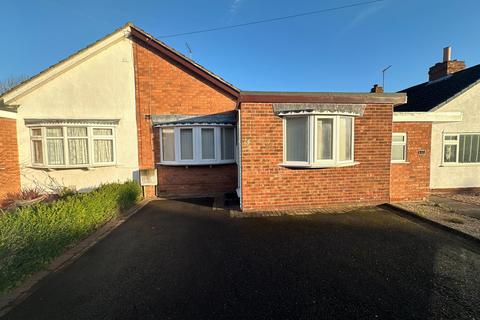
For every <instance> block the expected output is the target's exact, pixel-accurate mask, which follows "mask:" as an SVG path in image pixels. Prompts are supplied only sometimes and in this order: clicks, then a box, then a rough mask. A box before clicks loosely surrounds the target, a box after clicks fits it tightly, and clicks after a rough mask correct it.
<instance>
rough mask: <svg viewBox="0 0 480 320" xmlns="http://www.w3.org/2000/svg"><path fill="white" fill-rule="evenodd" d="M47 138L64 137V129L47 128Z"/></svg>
mask: <svg viewBox="0 0 480 320" xmlns="http://www.w3.org/2000/svg"><path fill="white" fill-rule="evenodd" d="M46 131H47V137H63V128H58V127H51V128H47V130H46Z"/></svg>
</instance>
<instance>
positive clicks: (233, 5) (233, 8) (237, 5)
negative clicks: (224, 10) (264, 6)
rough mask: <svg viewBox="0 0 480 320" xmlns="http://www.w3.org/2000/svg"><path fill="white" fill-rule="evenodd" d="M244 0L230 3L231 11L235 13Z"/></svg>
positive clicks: (235, 0)
mask: <svg viewBox="0 0 480 320" xmlns="http://www.w3.org/2000/svg"><path fill="white" fill-rule="evenodd" d="M243 1H244V0H233V1H232V3H231V4H230V13H232V14H235V13H236V12H237V10H238V8H240V5H241V4H242V2H243Z"/></svg>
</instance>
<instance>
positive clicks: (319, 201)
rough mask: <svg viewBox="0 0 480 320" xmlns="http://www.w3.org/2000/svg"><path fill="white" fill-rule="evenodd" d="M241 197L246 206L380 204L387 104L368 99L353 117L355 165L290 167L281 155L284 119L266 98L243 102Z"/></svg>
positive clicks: (386, 175)
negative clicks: (362, 110)
mask: <svg viewBox="0 0 480 320" xmlns="http://www.w3.org/2000/svg"><path fill="white" fill-rule="evenodd" d="M241 127H242V128H241V130H242V132H241V134H242V197H243V198H242V202H243V209H244V210H245V211H254V210H275V209H288V208H309V207H310V208H312V207H328V206H337V205H343V204H379V203H385V202H388V201H389V198H390V197H389V194H390V152H391V149H390V145H391V132H392V131H391V129H392V106H391V105H368V106H367V108H366V110H365V114H364V116H363V117H357V118H356V119H355V156H354V159H355V161H357V162H359V164H358V165H355V166H350V167H337V168H324V169H292V168H285V167H282V166H279V164H280V163H281V162H282V161H283V137H282V135H283V129H282V127H283V125H282V119H281V118H280V117H276V116H274V114H273V111H272V105H271V104H260V103H242V105H241Z"/></svg>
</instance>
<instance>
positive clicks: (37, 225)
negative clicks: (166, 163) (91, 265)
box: [0, 181, 141, 294]
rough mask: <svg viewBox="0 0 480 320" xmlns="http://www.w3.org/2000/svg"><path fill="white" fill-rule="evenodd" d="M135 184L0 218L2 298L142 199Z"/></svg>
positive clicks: (113, 186)
mask: <svg viewBox="0 0 480 320" xmlns="http://www.w3.org/2000/svg"><path fill="white" fill-rule="evenodd" d="M140 193H141V190H140V187H139V185H138V184H137V183H136V182H133V181H130V182H126V183H112V184H106V185H103V186H101V187H99V188H98V189H96V190H94V191H91V192H89V193H78V194H75V195H70V196H68V197H65V198H63V199H59V200H57V201H55V202H52V203H48V204H45V203H40V204H36V205H33V206H30V207H24V208H20V209H17V210H15V211H13V212H8V213H7V212H3V214H1V215H0V294H2V293H5V292H7V291H8V290H9V289H11V288H13V287H15V286H16V285H18V284H19V283H21V282H22V281H23V280H24V279H25V278H26V277H27V276H28V275H30V274H32V273H34V272H36V271H39V270H41V269H42V268H44V267H45V266H46V265H47V264H48V263H49V262H50V261H52V259H54V258H55V257H57V256H58V255H60V254H61V253H62V252H64V251H65V249H66V248H67V247H70V246H72V245H73V244H75V243H76V242H77V241H79V240H81V239H83V238H85V237H86V236H88V235H89V234H90V233H91V232H93V231H94V230H96V229H98V228H99V227H101V226H102V225H103V224H105V223H106V222H107V221H109V220H110V219H112V218H114V217H116V216H117V215H118V213H119V212H120V211H122V210H125V209H127V208H129V207H131V206H133V205H134V204H135V203H137V201H138V200H139V198H140Z"/></svg>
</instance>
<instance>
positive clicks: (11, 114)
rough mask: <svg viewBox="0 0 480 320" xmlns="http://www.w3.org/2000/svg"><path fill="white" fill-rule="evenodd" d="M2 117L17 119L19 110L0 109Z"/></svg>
mask: <svg viewBox="0 0 480 320" xmlns="http://www.w3.org/2000/svg"><path fill="white" fill-rule="evenodd" d="M0 118H7V119H17V112H13V111H5V110H0Z"/></svg>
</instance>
